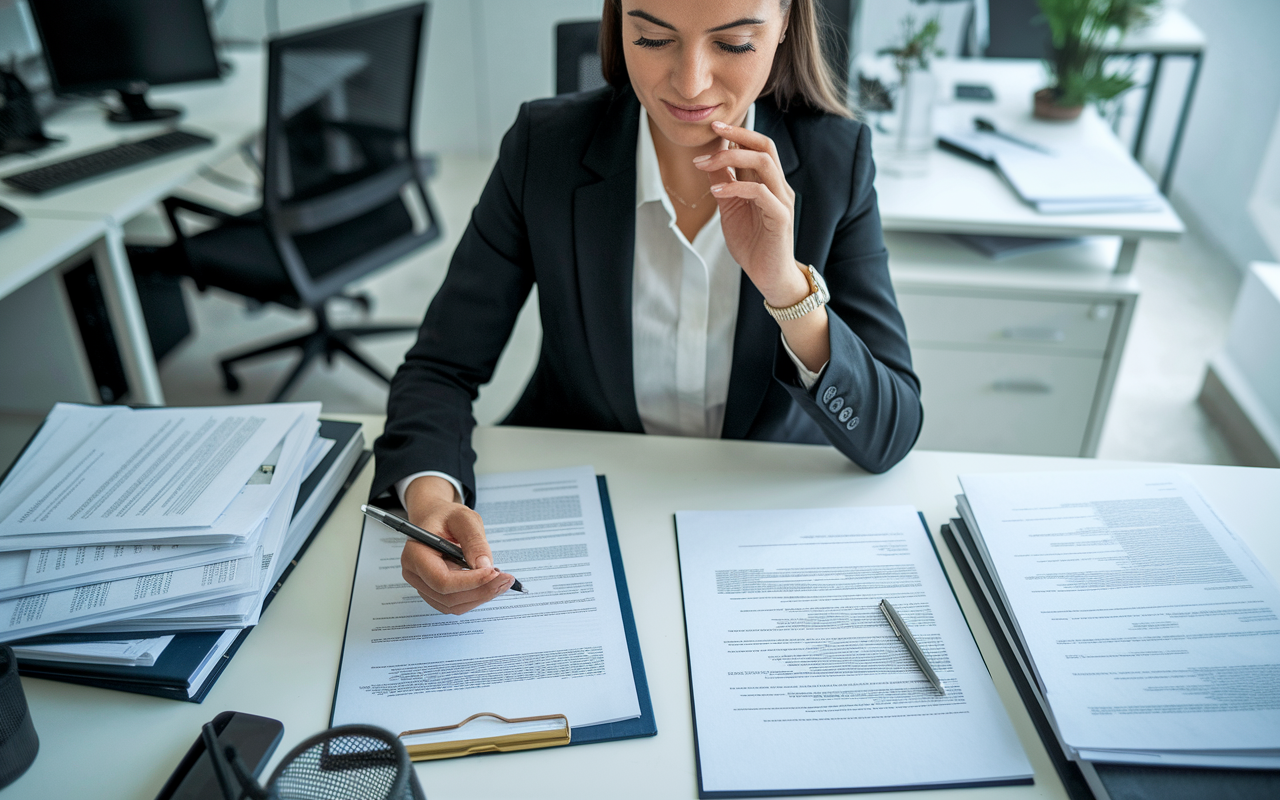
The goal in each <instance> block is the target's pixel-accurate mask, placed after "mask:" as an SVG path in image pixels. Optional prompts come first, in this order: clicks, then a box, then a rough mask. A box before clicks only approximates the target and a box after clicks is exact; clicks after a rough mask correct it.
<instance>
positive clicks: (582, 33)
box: [556, 19, 605, 94]
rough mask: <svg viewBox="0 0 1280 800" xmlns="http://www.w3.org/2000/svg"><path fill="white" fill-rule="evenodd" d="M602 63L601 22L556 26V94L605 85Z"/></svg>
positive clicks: (570, 23)
mask: <svg viewBox="0 0 1280 800" xmlns="http://www.w3.org/2000/svg"><path fill="white" fill-rule="evenodd" d="M600 63H601V62H600V20H598V19H593V20H586V21H583V22H561V23H560V24H559V25H556V94H566V93H568V92H586V91H590V90H592V89H599V88H600V87H602V86H604V85H605V80H604V73H603V72H602V71H601V69H600Z"/></svg>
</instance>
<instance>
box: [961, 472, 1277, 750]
mask: <svg viewBox="0 0 1280 800" xmlns="http://www.w3.org/2000/svg"><path fill="white" fill-rule="evenodd" d="M961 483H962V484H963V486H964V490H965V496H966V498H967V500H968V504H969V507H970V509H971V510H972V513H973V515H974V517H975V520H976V522H977V524H978V525H979V526H980V529H979V530H975V531H974V532H973V533H974V536H975V538H977V539H978V540H979V542H980V546H981V547H982V548H983V549H984V551H985V558H986V559H987V561H988V563H989V564H990V566H991V567H993V568H994V570H995V571H996V572H997V573H998V575H999V581H1000V588H1001V591H1002V594H1003V596H1004V600H1005V602H1006V603H1007V604H1008V606H1009V608H1010V610H1011V612H1012V614H1013V616H1014V617H1015V618H1016V619H1017V627H1018V629H1019V635H1020V636H1021V638H1022V640H1023V643H1024V644H1025V646H1026V649H1027V651H1028V653H1029V654H1030V658H1031V659H1032V661H1033V671H1034V672H1035V678H1036V680H1037V681H1038V683H1039V684H1040V687H1041V690H1042V691H1043V693H1044V696H1045V700H1046V701H1047V702H1048V704H1049V706H1050V707H1051V711H1052V717H1053V722H1054V724H1055V726H1056V727H1057V728H1058V732H1059V734H1060V736H1061V738H1062V739H1063V741H1064V742H1066V743H1067V744H1068V745H1069V746H1070V747H1072V748H1074V749H1075V750H1076V751H1077V753H1078V754H1079V755H1080V756H1081V757H1084V758H1090V759H1094V760H1113V761H1114V760H1125V761H1134V760H1137V761H1150V762H1154V763H1168V764H1179V763H1181V764H1191V765H1194V764H1200V765H1205V766H1280V620H1278V619H1277V613H1278V612H1280V591H1278V590H1277V588H1276V584H1275V581H1274V580H1273V579H1272V578H1271V577H1270V576H1269V575H1268V574H1267V573H1266V571H1265V570H1264V569H1263V568H1262V567H1261V566H1260V565H1259V564H1258V562H1257V561H1256V560H1255V559H1254V558H1253V556H1252V554H1251V553H1250V552H1249V550H1248V548H1247V547H1246V546H1245V545H1244V543H1243V542H1241V541H1240V540H1239V539H1237V538H1236V537H1235V536H1234V535H1233V534H1232V532H1231V531H1230V530H1229V529H1228V528H1227V527H1226V526H1225V525H1224V524H1223V523H1222V521H1221V519H1220V518H1219V517H1218V516H1217V515H1216V514H1215V513H1214V512H1213V509H1212V508H1211V507H1210V506H1209V505H1208V504H1207V503H1206V502H1205V500H1204V499H1203V498H1202V497H1201V495H1200V493H1199V492H1198V491H1197V490H1196V488H1195V486H1194V485H1193V484H1192V483H1191V482H1190V481H1189V480H1188V479H1187V478H1186V477H1185V476H1183V475H1182V474H1181V473H1178V472H1176V471H1172V470H1150V469H1138V470H1117V471H1092V470H1089V471H1081V472H1062V473H1030V474H1025V473H1024V474H1010V475H966V476H962V477H961ZM1143 753H1145V754H1146V755H1145V756H1143V755H1142V754H1143Z"/></svg>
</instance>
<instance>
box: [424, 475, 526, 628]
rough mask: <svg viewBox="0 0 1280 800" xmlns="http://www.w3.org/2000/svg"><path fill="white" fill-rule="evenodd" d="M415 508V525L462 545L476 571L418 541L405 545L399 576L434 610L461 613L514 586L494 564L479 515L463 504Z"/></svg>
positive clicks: (428, 501)
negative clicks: (465, 567) (456, 562)
mask: <svg viewBox="0 0 1280 800" xmlns="http://www.w3.org/2000/svg"><path fill="white" fill-rule="evenodd" d="M406 499H407V498H406ZM412 505H413V506H414V507H413V508H411V509H410V518H411V519H412V521H413V522H414V523H415V524H417V525H418V526H420V527H422V528H425V529H427V530H429V531H432V532H434V533H437V534H439V535H441V536H443V537H445V538H447V539H451V540H453V541H455V542H457V543H458V544H459V545H461V547H462V552H463V555H464V556H465V558H466V561H467V563H468V564H470V565H471V567H472V569H464V568H462V567H461V566H459V565H458V564H455V563H454V562H452V561H449V560H447V559H445V558H444V557H443V556H442V555H440V553H438V552H436V551H435V550H433V549H431V548H430V547H427V546H426V545H424V544H421V543H420V542H416V541H413V540H409V541H407V542H406V543H405V546H404V550H403V551H401V554H400V568H401V573H402V574H403V575H404V579H405V581H406V582H408V584H409V585H410V586H412V587H413V588H414V589H415V590H417V592H418V594H419V595H421V596H422V599H423V600H426V601H427V603H429V604H430V605H431V607H432V608H435V609H436V610H438V611H441V612H443V613H446V614H463V613H465V612H467V611H470V610H471V609H473V608H475V607H476V606H478V605H480V604H481V603H485V602H488V601H489V600H492V599H493V598H494V597H497V596H498V595H500V594H502V593H503V592H505V591H506V590H507V589H508V588H510V586H511V584H512V582H513V581H514V580H515V579H514V578H513V577H512V576H510V575H507V574H505V573H503V572H502V571H501V570H498V569H496V568H495V567H494V566H493V553H492V552H491V551H490V549H489V543H488V541H487V540H486V539H485V535H484V523H483V522H482V521H481V520H480V515H479V514H477V513H476V512H475V511H473V510H471V509H470V508H467V507H466V506H464V505H461V504H460V503H454V502H451V501H445V500H441V499H438V498H430V499H426V500H424V501H423V502H421V503H414V504H412Z"/></svg>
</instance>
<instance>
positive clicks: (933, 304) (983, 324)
mask: <svg viewBox="0 0 1280 800" xmlns="http://www.w3.org/2000/svg"><path fill="white" fill-rule="evenodd" d="M898 307H899V308H900V309H901V310H902V316H903V318H904V319H905V320H906V323H907V335H908V336H909V337H910V338H911V342H912V343H913V344H914V343H917V342H918V343H920V344H942V343H945V344H949V345H977V346H987V347H989V346H992V345H997V346H998V345H1017V346H1019V349H1024V350H1025V349H1026V348H1027V347H1031V348H1034V349H1037V350H1041V349H1042V350H1044V351H1046V352H1053V351H1063V352H1066V351H1069V352H1071V353H1073V354H1076V355H1083V354H1086V353H1090V354H1097V355H1102V354H1104V353H1105V352H1106V350H1107V342H1108V341H1109V340H1110V338H1111V326H1112V324H1113V323H1114V321H1115V317H1116V304H1115V303H1114V302H1100V303H1054V302H1048V301H1042V300H1012V299H1005V298H996V297H964V296H960V297H957V296H954V295H951V296H944V295H935V294H915V293H912V292H903V293H902V294H900V295H898Z"/></svg>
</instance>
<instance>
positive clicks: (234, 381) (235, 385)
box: [222, 367, 240, 394]
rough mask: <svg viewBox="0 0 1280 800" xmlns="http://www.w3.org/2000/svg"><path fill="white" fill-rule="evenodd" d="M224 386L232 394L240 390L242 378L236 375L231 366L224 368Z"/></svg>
mask: <svg viewBox="0 0 1280 800" xmlns="http://www.w3.org/2000/svg"><path fill="white" fill-rule="evenodd" d="M222 386H223V388H224V389H226V390H227V391H228V392H230V393H231V394H235V393H236V392H238V391H240V379H239V378H237V377H236V376H235V373H233V372H232V371H231V368H230V367H223V368H222Z"/></svg>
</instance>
